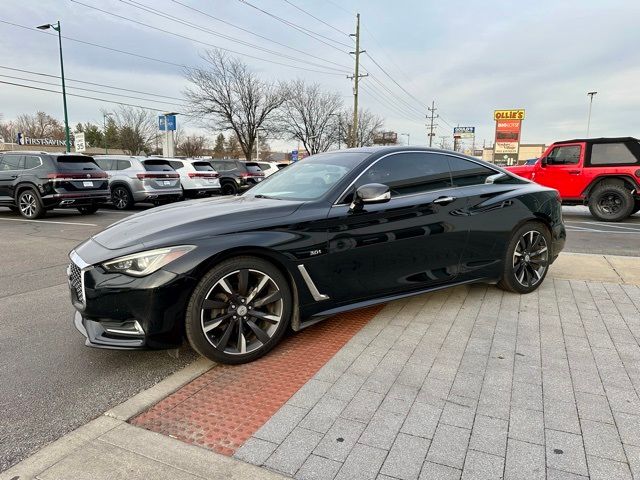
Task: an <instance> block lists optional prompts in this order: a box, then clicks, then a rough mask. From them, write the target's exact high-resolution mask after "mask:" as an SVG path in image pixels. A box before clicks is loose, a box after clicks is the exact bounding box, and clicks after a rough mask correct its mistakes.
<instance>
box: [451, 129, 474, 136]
mask: <svg viewBox="0 0 640 480" xmlns="http://www.w3.org/2000/svg"><path fill="white" fill-rule="evenodd" d="M453 136H454V137H456V138H473V137H475V136H476V127H453Z"/></svg>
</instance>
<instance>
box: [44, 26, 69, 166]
mask: <svg viewBox="0 0 640 480" xmlns="http://www.w3.org/2000/svg"><path fill="white" fill-rule="evenodd" d="M38 28H39V29H40V30H48V29H49V28H53V29H54V30H55V31H56V32H58V46H59V48H60V77H61V78H62V103H63V105H64V130H65V145H66V148H67V153H69V152H70V151H71V138H70V135H69V116H68V115H67V90H66V88H65V85H64V61H63V60H62V28H61V27H60V20H58V22H57V23H56V24H55V25H54V24H51V23H47V24H46V25H40V26H39V27H38Z"/></svg>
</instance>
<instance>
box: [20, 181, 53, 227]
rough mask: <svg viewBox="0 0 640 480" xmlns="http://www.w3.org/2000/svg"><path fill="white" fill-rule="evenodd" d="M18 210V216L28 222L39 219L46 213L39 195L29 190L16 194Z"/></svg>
mask: <svg viewBox="0 0 640 480" xmlns="http://www.w3.org/2000/svg"><path fill="white" fill-rule="evenodd" d="M18 210H19V212H20V215H22V216H23V217H24V218H28V219H29V220H33V219H36V218H41V217H43V216H44V214H45V213H46V210H45V208H44V206H43V205H42V201H41V200H40V195H38V193H37V192H36V191H35V190H32V189H30V188H29V189H26V190H22V191H21V192H20V193H19V194H18Z"/></svg>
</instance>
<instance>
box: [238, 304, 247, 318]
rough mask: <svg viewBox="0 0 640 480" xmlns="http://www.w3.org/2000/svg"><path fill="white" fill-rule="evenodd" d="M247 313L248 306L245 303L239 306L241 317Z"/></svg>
mask: <svg viewBox="0 0 640 480" xmlns="http://www.w3.org/2000/svg"><path fill="white" fill-rule="evenodd" d="M246 314H247V307H245V306H244V305H240V306H239V307H238V315H240V316H241V317H244V316H245V315H246Z"/></svg>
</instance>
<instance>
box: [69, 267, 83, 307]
mask: <svg viewBox="0 0 640 480" xmlns="http://www.w3.org/2000/svg"><path fill="white" fill-rule="evenodd" d="M82 275H83V272H82V270H81V269H80V267H79V266H77V265H76V264H75V263H73V262H71V264H69V285H70V286H71V288H72V289H73V291H74V292H75V294H76V297H78V300H79V301H80V302H81V303H84V289H83V285H82Z"/></svg>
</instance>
